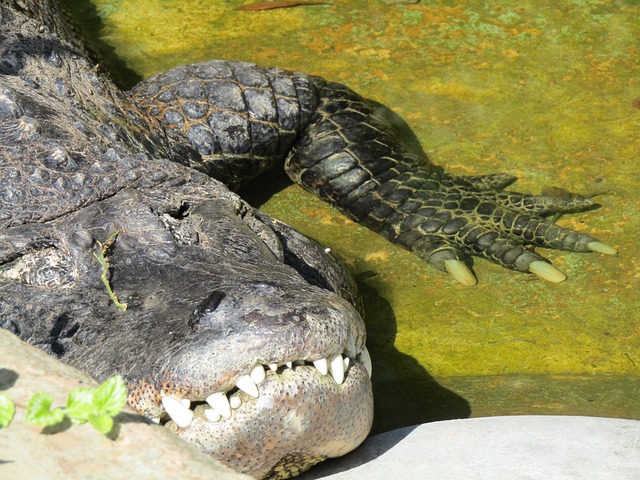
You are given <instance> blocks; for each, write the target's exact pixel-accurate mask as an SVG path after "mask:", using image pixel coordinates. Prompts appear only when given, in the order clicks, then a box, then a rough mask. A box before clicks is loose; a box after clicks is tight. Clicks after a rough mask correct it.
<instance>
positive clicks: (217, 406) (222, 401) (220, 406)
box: [206, 392, 231, 418]
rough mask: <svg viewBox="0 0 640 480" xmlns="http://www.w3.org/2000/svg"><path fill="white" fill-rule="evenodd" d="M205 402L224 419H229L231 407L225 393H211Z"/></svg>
mask: <svg viewBox="0 0 640 480" xmlns="http://www.w3.org/2000/svg"><path fill="white" fill-rule="evenodd" d="M206 402H207V403H208V404H209V405H211V408H213V409H214V410H215V411H216V412H218V413H219V414H220V415H222V416H223V417H224V418H231V406H230V405H229V399H228V398H227V394H226V393H224V392H217V393H212V394H211V395H209V396H208V397H207V400H206Z"/></svg>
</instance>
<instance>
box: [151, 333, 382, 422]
mask: <svg viewBox="0 0 640 480" xmlns="http://www.w3.org/2000/svg"><path fill="white" fill-rule="evenodd" d="M354 362H360V363H362V364H363V365H364V367H365V369H366V370H367V373H368V375H369V378H371V372H372V366H371V357H370V355H369V351H368V350H367V348H366V347H364V346H363V347H362V349H361V350H359V351H356V349H355V347H352V348H350V349H348V350H345V351H344V352H342V353H338V354H335V355H330V356H327V357H323V358H320V359H317V360H295V361H292V362H285V363H282V364H276V363H271V364H268V365H263V364H260V363H257V364H255V365H254V366H253V367H252V368H251V369H250V370H249V372H247V373H246V374H244V375H241V376H240V377H239V378H238V379H237V380H236V383H235V386H234V387H233V388H232V389H230V390H228V391H224V390H223V391H218V392H213V393H211V394H210V395H208V396H207V397H206V398H201V399H189V398H181V397H179V396H177V395H175V394H166V393H164V392H161V401H162V407H163V411H162V412H161V413H160V415H158V416H156V417H154V418H152V421H153V422H154V423H158V424H160V425H167V424H168V423H169V422H173V424H174V425H175V426H176V427H177V428H180V429H185V428H188V427H189V426H190V425H191V423H192V422H193V420H194V418H195V414H196V413H195V412H196V411H202V413H203V415H204V417H205V418H206V419H207V420H208V421H209V422H211V423H216V422H221V421H225V420H229V419H231V418H232V416H233V411H234V410H237V409H238V408H240V407H241V406H242V404H243V403H247V399H251V398H253V399H258V398H259V397H260V385H261V384H263V383H264V381H265V380H266V379H267V375H268V373H267V372H273V373H274V374H276V375H281V374H282V373H284V372H285V371H286V370H293V371H296V370H297V369H298V368H299V367H313V368H315V369H316V370H317V371H318V372H320V374H322V375H323V376H325V377H328V378H331V379H332V380H333V381H334V382H335V383H336V384H337V385H342V384H343V383H344V381H345V379H346V377H347V375H348V373H349V369H350V367H351V366H352V365H353V364H354ZM242 393H245V394H246V395H242Z"/></svg>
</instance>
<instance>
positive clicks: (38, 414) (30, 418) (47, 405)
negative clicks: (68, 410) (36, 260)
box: [27, 392, 64, 427]
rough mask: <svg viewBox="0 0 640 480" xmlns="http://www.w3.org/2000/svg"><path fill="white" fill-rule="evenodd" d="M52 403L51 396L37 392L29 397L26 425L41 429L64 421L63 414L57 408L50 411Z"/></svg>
mask: <svg viewBox="0 0 640 480" xmlns="http://www.w3.org/2000/svg"><path fill="white" fill-rule="evenodd" d="M52 402H53V399H52V398H51V395H49V394H48V393H44V392H38V393H36V394H35V395H34V396H33V397H31V400H29V406H28V407H27V423H28V424H30V425H38V426H41V427H48V426H50V425H55V424H56V423H60V422H61V421H62V420H63V419H64V413H63V412H62V410H60V409H59V408H56V409H55V410H51V403H52Z"/></svg>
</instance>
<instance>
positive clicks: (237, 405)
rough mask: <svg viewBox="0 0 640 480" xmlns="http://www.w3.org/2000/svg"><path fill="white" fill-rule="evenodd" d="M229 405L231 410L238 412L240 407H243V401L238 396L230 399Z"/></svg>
mask: <svg viewBox="0 0 640 480" xmlns="http://www.w3.org/2000/svg"><path fill="white" fill-rule="evenodd" d="M229 404H230V405H231V408H233V409H234V410H236V409H238V408H240V405H242V399H241V398H240V397H238V396H234V397H231V398H230V399H229Z"/></svg>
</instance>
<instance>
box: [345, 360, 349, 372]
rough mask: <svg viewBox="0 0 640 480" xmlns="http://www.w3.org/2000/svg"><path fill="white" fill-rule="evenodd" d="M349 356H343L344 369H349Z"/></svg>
mask: <svg viewBox="0 0 640 480" xmlns="http://www.w3.org/2000/svg"><path fill="white" fill-rule="evenodd" d="M349 360H350V359H349V357H344V371H345V372H346V371H347V370H349Z"/></svg>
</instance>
